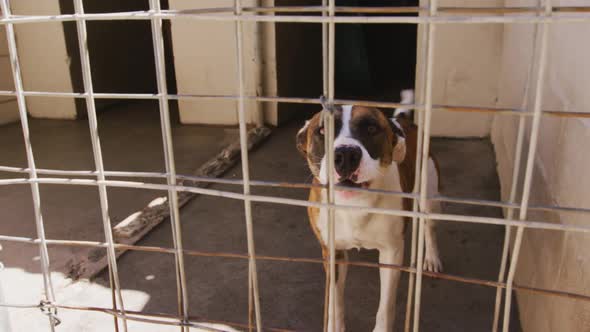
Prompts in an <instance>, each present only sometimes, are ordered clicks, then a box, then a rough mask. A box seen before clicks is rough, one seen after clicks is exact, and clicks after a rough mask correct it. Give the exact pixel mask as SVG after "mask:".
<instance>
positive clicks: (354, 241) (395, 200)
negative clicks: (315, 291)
mask: <svg viewBox="0 0 590 332" xmlns="http://www.w3.org/2000/svg"><path fill="white" fill-rule="evenodd" d="M401 97H402V102H401V103H402V104H412V103H413V99H414V98H413V91H412V90H404V91H402V93H401ZM410 114H411V110H410V109H408V108H403V107H402V108H398V109H396V110H395V112H394V115H393V117H392V118H388V117H387V116H386V115H385V113H384V112H383V111H381V110H379V109H377V108H371V107H362V106H352V105H346V106H342V107H337V108H336V109H335V110H334V123H335V137H334V168H335V169H334V172H333V174H334V177H335V183H336V185H337V188H336V192H335V203H336V204H343V205H349V206H350V205H352V206H354V205H357V206H367V207H374V208H386V209H395V210H402V209H403V210H408V211H409V210H411V209H412V203H411V200H410V199H407V198H402V197H399V196H393V195H383V194H379V193H375V192H367V191H362V190H347V188H365V189H378V190H386V191H398V192H400V191H404V192H406V193H409V192H412V190H413V189H414V188H413V187H414V178H415V165H416V153H417V151H416V141H417V127H416V126H415V125H414V124H413V123H412V122H411V120H410V119H409V115H410ZM321 117H322V114H321V112H320V113H317V114H315V115H314V116H313V117H312V118H311V119H310V120H308V121H306V122H305V125H304V126H303V128H301V129H300V130H299V131H298V133H297V135H296V143H297V148H298V150H299V151H300V152H301V153H302V154H303V156H304V157H305V158H306V159H307V164H308V166H309V169H310V171H311V173H312V174H313V183H314V184H316V185H326V184H327V183H328V161H327V156H326V153H325V146H324V139H325V130H324V127H323V125H322V123H323V122H322V121H321ZM426 162H427V163H428V194H438V192H439V185H438V177H439V173H438V167H437V164H436V162H435V160H434V159H433V158H432V157H431V156H430V157H429V159H428V160H427V161H426ZM327 197H328V196H327V190H326V189H325V187H322V186H313V187H312V189H311V190H310V194H309V200H310V201H312V202H324V203H325V202H327V201H328V200H327ZM426 211H427V212H433V213H435V212H439V211H440V203H438V202H429V203H428V205H427V206H426ZM308 216H309V221H310V224H311V227H312V229H313V231H314V233H315V236H316V237H317V239H318V241H319V243H320V245H321V248H322V255H323V257H324V259H325V260H326V259H327V258H328V254H329V252H328V211H327V209H324V208H316V207H309V208H308ZM405 221H407V218H403V217H398V216H392V215H382V214H374V213H367V212H364V211H355V210H349V209H347V210H341V209H335V242H334V244H335V248H336V258H337V259H338V260H347V259H348V255H347V250H350V249H353V248H356V249H360V248H363V249H377V250H378V251H379V263H381V264H392V265H401V264H402V263H403V256H404V225H405V224H406V222H405ZM434 227H435V223H434V220H427V221H426V222H425V256H424V266H423V268H424V269H425V270H428V271H433V272H440V271H441V270H442V263H441V260H440V258H439V253H438V248H437V241H436V237H435V233H434ZM324 266H325V268H326V269H327V268H328V266H327V264H325V265H324ZM336 272H337V275H336V277H337V281H336V292H335V294H334V296H335V298H334V301H335V302H334V303H335V317H334V321H335V326H332V325H331V323H329V325H328V331H337V332H342V331H344V330H345V324H344V287H345V283H346V273H347V265H346V264H338V267H337V270H336ZM379 276H380V283H381V285H380V299H379V307H378V310H377V315H376V322H375V327H374V329H373V331H374V332H384V331H392V329H393V322H394V316H395V300H396V293H397V287H398V283H399V278H400V271H399V270H394V269H388V268H380V270H379ZM326 303H327V301H326ZM330 315H332V313H330ZM325 318H326V316H325ZM328 321H329V322H331V321H332V320H331V319H328Z"/></svg>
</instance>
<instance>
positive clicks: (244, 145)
mask: <svg viewBox="0 0 590 332" xmlns="http://www.w3.org/2000/svg"><path fill="white" fill-rule="evenodd" d="M234 5H235V8H234V10H235V15H236V16H240V15H242V4H241V1H240V0H235V2H234ZM242 25H243V23H242V21H240V20H238V21H236V23H235V27H236V30H235V37H236V50H237V54H236V56H237V66H238V93H239V100H238V120H239V131H240V150H241V160H242V178H243V181H244V186H243V192H244V194H245V195H249V194H250V168H249V159H248V133H247V130H246V105H245V102H246V100H245V94H246V93H245V82H244V81H245V79H244V63H243V58H244V46H243V44H244V36H243V26H242ZM244 212H245V215H246V237H247V241H248V257H249V259H248V294H249V295H248V296H249V298H250V299H252V300H254V313H255V317H256V330H257V331H258V332H260V331H262V317H261V314H260V294H259V289H258V273H257V268H256V258H255V255H256V251H255V244H254V227H253V224H252V202H251V200H250V199H248V198H246V199H244ZM250 302H251V301H249V303H248V305H249V307H251V303H250ZM249 312H250V310H249Z"/></svg>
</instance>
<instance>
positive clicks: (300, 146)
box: [295, 120, 309, 157]
mask: <svg viewBox="0 0 590 332" xmlns="http://www.w3.org/2000/svg"><path fill="white" fill-rule="evenodd" d="M308 129H309V120H307V121H305V125H303V127H302V128H301V129H299V131H298V132H297V136H296V137H295V141H296V143H297V150H299V152H300V153H301V154H302V155H303V156H304V157H306V156H307V130H308Z"/></svg>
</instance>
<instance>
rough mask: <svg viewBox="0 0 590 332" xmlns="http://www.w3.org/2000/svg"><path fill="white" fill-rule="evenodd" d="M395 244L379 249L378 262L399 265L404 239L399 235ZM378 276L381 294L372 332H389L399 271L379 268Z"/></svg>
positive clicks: (391, 325) (402, 254)
mask: <svg viewBox="0 0 590 332" xmlns="http://www.w3.org/2000/svg"><path fill="white" fill-rule="evenodd" d="M393 243H395V246H390V247H386V248H382V249H380V250H379V263H380V264H392V265H401V264H402V260H403V256H404V239H403V237H402V236H400V237H399V238H397V239H394V241H393ZM379 276H380V279H381V280H380V282H381V294H380V298H379V309H378V310H377V318H376V321H375V329H373V332H391V331H392V330H393V320H394V319H395V299H396V295H397V287H398V283H399V277H400V271H399V270H394V269H390V268H380V269H379Z"/></svg>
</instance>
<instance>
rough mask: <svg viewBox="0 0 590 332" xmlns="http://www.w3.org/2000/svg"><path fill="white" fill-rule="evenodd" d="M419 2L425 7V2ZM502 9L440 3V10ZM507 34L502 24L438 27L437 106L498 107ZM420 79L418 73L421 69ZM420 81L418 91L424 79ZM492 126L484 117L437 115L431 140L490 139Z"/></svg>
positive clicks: (483, 1)
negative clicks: (449, 8) (441, 137)
mask: <svg viewBox="0 0 590 332" xmlns="http://www.w3.org/2000/svg"><path fill="white" fill-rule="evenodd" d="M421 2H422V5H424V6H425V5H426V4H425V1H424V0H422V1H421ZM502 3H503V1H502V0H478V1H477V2H476V3H475V2H474V1H471V0H441V1H439V6H441V7H445V6H455V7H468V6H475V7H496V6H502ZM424 29H425V27H424V26H421V27H420V29H419V37H418V41H419V43H418V45H420V36H421V34H422V33H423V32H424ZM503 29H504V27H503V26H502V25H501V24H444V25H439V26H438V27H437V31H436V38H435V46H434V47H435V48H434V76H433V85H432V86H433V103H434V104H435V105H455V106H479V107H495V106H496V99H497V95H498V85H497V82H498V77H499V69H500V54H501V49H502V36H503ZM419 51H420V50H419ZM425 64H426V59H425V58H422V56H421V52H418V65H419V66H420V65H425ZM417 73H420V67H419V68H418V70H417ZM417 76H418V77H417V81H418V86H420V81H421V79H420V77H419V76H420V75H419V74H418V75H417ZM417 93H418V94H419V91H417ZM491 120H492V115H490V114H485V113H475V114H470V113H467V112H446V111H442V112H439V111H435V112H433V113H432V135H433V136H450V137H484V136H488V135H489V134H490V129H491Z"/></svg>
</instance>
